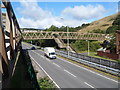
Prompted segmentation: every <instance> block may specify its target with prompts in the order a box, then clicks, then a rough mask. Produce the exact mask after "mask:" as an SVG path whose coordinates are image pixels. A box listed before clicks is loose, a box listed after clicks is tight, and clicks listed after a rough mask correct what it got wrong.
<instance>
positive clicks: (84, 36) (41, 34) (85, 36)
mask: <svg viewBox="0 0 120 90" xmlns="http://www.w3.org/2000/svg"><path fill="white" fill-rule="evenodd" d="M22 35H23V38H24V40H35V39H54V38H59V39H80V40H99V41H104V40H107V39H109V38H110V37H111V36H110V35H108V34H97V33H79V32H48V31H27V30H24V31H22Z"/></svg>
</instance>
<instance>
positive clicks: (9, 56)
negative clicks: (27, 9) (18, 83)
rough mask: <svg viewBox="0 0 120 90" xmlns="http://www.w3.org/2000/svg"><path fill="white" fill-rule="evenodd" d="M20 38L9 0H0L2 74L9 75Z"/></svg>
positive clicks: (19, 44)
mask: <svg viewBox="0 0 120 90" xmlns="http://www.w3.org/2000/svg"><path fill="white" fill-rule="evenodd" d="M3 9H5V10H4V11H6V12H3ZM21 39H22V37H21V31H20V27H19V24H18V22H17V19H16V16H15V14H14V11H13V8H12V5H11V3H10V2H9V0H2V1H0V72H1V73H2V75H3V76H7V77H8V76H10V68H11V65H13V66H14V64H11V62H12V61H14V60H16V57H17V55H18V54H17V52H18V49H19V47H20V46H21ZM14 62H15V61H14Z"/></svg>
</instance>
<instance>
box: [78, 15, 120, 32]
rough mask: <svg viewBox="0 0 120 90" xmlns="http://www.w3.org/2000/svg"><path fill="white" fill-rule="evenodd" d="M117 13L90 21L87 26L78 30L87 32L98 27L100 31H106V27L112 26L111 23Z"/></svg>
mask: <svg viewBox="0 0 120 90" xmlns="http://www.w3.org/2000/svg"><path fill="white" fill-rule="evenodd" d="M117 15H118V14H114V15H111V16H108V17H105V18H102V19H100V20H97V21H94V22H92V23H90V25H89V26H87V27H85V28H82V29H80V30H79V31H78V32H82V33H87V32H92V31H94V30H98V29H99V30H102V31H106V30H107V28H108V27H110V26H112V23H113V22H114V20H115V19H116V17H117Z"/></svg>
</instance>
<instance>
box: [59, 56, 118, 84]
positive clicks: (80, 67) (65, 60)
mask: <svg viewBox="0 0 120 90" xmlns="http://www.w3.org/2000/svg"><path fill="white" fill-rule="evenodd" d="M58 58H59V57H58ZM59 59H60V60H62V61H64V62H67V63H70V64H72V65H74V66H77V67H79V68H82V69H84V70H86V71H88V72H91V73H94V74H96V75H98V76H101V77H104V78H106V79H108V80H111V81H113V82H116V83H118V81H116V80H113V79H111V78H108V77H106V76H103V75H101V74H98V73H96V72H94V71H91V70H89V69H87V68H84V67H81V66H78V65H76V64H74V63H71V62H69V61H66V60H64V59H62V58H59Z"/></svg>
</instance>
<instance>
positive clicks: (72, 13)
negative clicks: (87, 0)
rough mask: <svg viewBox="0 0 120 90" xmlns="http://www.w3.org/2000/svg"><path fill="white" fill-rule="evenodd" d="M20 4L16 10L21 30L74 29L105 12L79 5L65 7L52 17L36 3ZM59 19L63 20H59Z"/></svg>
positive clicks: (97, 8)
mask: <svg viewBox="0 0 120 90" xmlns="http://www.w3.org/2000/svg"><path fill="white" fill-rule="evenodd" d="M34 1H36V0H34ZM20 4H21V6H20V7H19V8H17V10H18V12H19V13H20V15H21V17H20V18H19V19H18V21H19V23H20V27H21V28H23V27H26V28H39V29H45V28H49V27H50V26H51V25H55V26H57V27H61V26H66V25H67V26H71V27H76V26H80V25H81V24H83V23H88V21H87V20H89V19H93V18H98V17H101V16H102V14H103V13H104V12H105V8H104V7H103V6H101V5H96V6H92V5H88V6H83V5H81V6H74V7H73V8H72V7H66V8H65V9H64V10H63V11H62V13H61V15H60V16H54V15H53V14H52V12H51V11H48V10H44V9H42V8H41V7H40V6H39V5H38V3H37V2H24V0H22V1H21V2H20ZM23 7H24V8H23ZM61 17H63V18H64V20H63V19H60V18H61Z"/></svg>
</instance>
